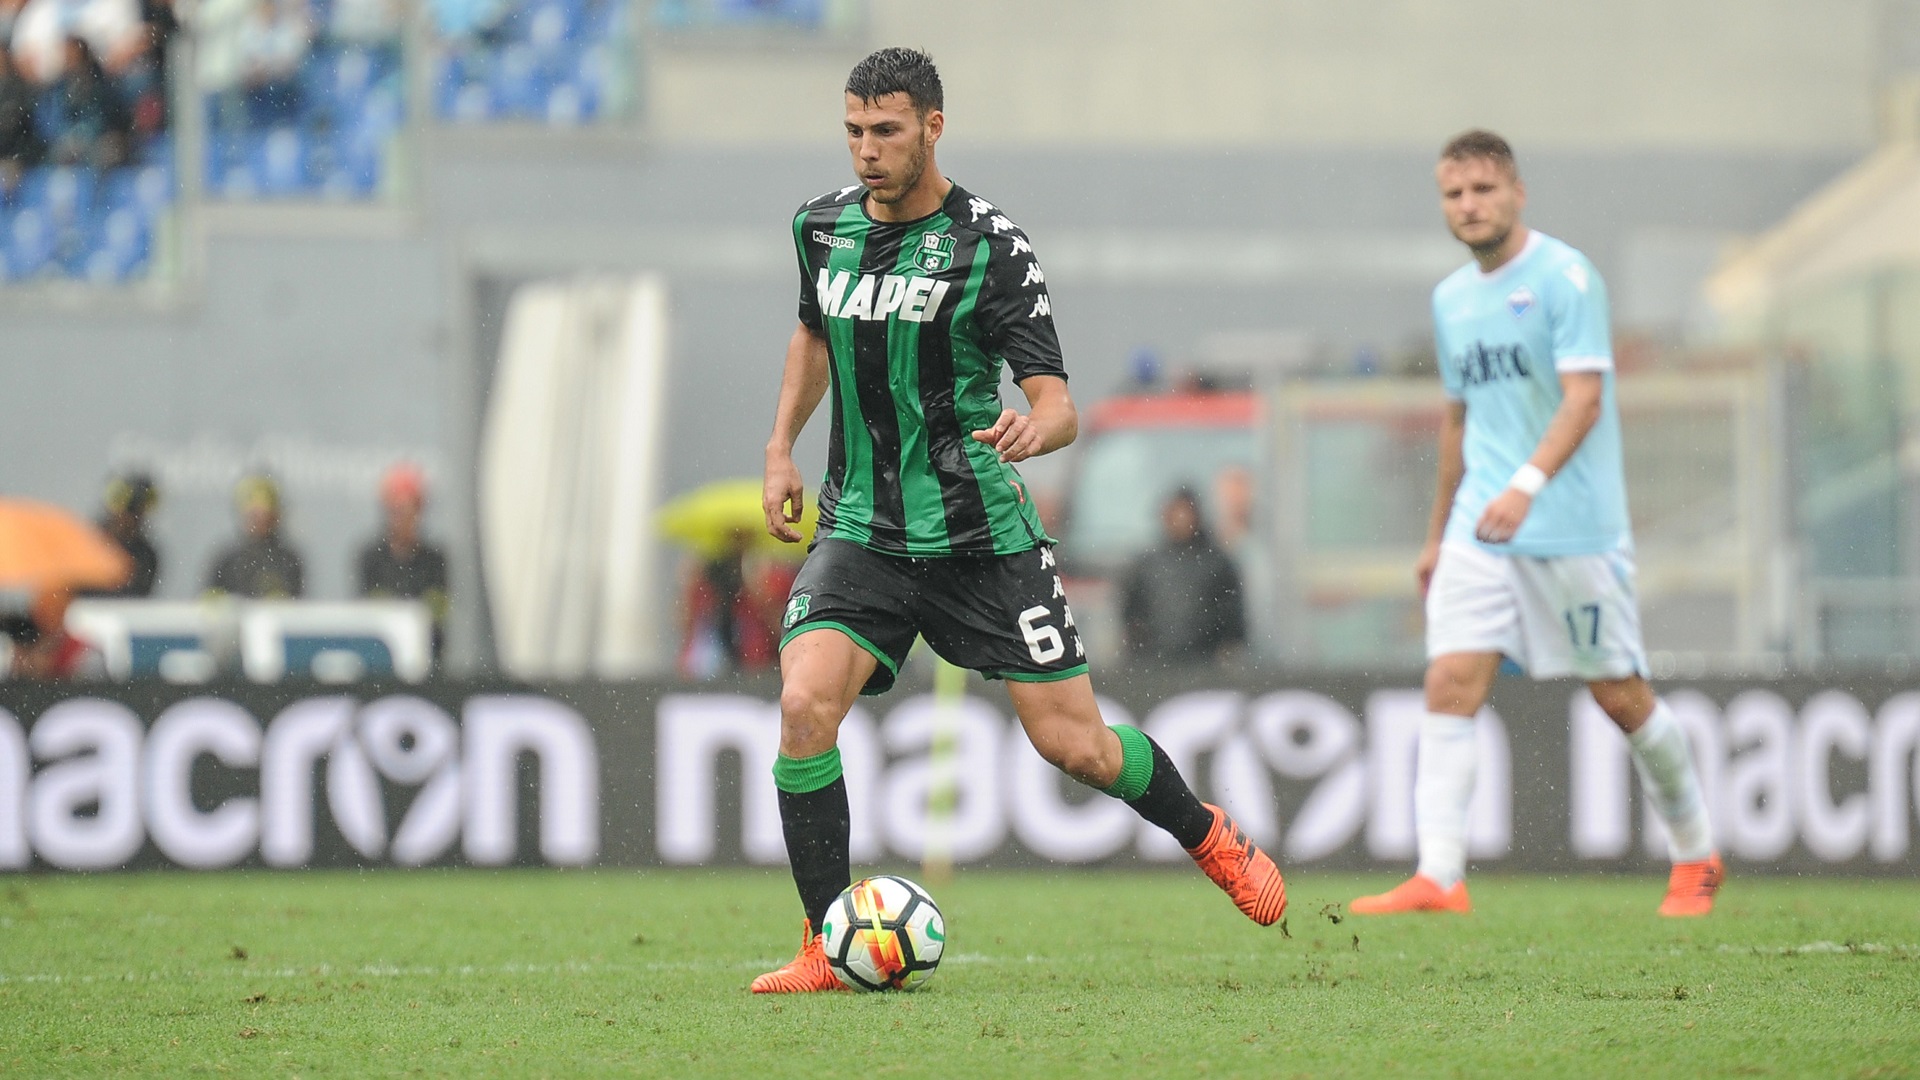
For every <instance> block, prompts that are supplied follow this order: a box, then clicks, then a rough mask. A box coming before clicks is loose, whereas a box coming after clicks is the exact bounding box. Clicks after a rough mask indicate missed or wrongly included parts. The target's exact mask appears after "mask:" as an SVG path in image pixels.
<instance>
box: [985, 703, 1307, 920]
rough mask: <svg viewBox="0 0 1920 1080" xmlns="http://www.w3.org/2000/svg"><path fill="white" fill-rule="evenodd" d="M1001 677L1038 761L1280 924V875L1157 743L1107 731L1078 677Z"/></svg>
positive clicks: (1248, 908) (1283, 891)
mask: <svg viewBox="0 0 1920 1080" xmlns="http://www.w3.org/2000/svg"><path fill="white" fill-rule="evenodd" d="M1004 674H1005V678H1006V679H1007V696H1008V697H1009V698H1010V699H1011V700H1012V702H1013V711H1014V713H1015V714H1016V715H1018V716H1019V717H1020V726H1021V727H1023V728H1025V729H1026V732H1027V738H1028V739H1029V740H1030V741H1032V743H1033V748H1034V749H1035V750H1037V751H1039V753H1040V756H1041V757H1043V758H1045V759H1046V760H1047V761H1048V763H1050V764H1052V765H1053V766H1054V767H1055V768H1057V769H1059V770H1061V771H1062V772H1064V773H1066V774H1067V775H1068V776H1071V777H1073V778H1074V779H1075V780H1078V781H1080V782H1081V783H1083V784H1085V785H1087V786H1088V787H1091V788H1095V789H1098V790H1100V791H1102V792H1105V793H1106V794H1108V795H1111V796H1113V797H1114V798H1116V799H1120V800H1122V801H1124V802H1125V803H1126V804H1127V805H1128V806H1130V807H1132V808H1133V810H1134V812H1135V813H1137V814H1139V815H1140V816H1141V817H1143V818H1145V819H1146V820H1148V821H1150V822H1152V823H1153V824H1155V825H1158V826H1159V827H1160V828H1162V829H1165V830H1166V831H1167V832H1168V833H1170V834H1172V836H1173V838H1174V839H1175V840H1178V841H1179V842H1180V846H1181V847H1183V848H1185V849H1186V850H1187V854H1188V855H1191V856H1192V857H1193V860H1194V862H1195V863H1197V864H1199V866H1200V869H1201V870H1203V871H1205V872H1206V875H1207V876H1208V877H1209V878H1212V879H1213V882H1214V884H1216V885H1219V886H1220V888H1221V889H1223V890H1225V891H1226V893H1227V895H1228V896H1230V897H1232V899H1233V902H1234V905H1235V906H1236V907H1238V908H1239V909H1240V910H1241V912H1243V913H1244V914H1245V915H1246V916H1247V917H1248V918H1250V919H1252V920H1253V921H1254V922H1257V923H1259V924H1260V925H1262V926H1271V925H1272V924H1273V923H1275V922H1277V921H1279V918H1280V916H1281V915H1282V914H1284V913H1285V912H1286V909H1287V886H1286V882H1285V881H1284V880H1282V878H1281V876H1280V869H1279V867H1277V866H1275V865H1274V864H1273V860H1272V859H1270V858H1268V857H1267V854H1266V853H1265V852H1263V851H1261V850H1260V848H1259V847H1257V846H1256V845H1255V844H1254V843H1253V842H1252V841H1251V840H1249V839H1247V836H1246V834H1245V833H1243V832H1241V831H1240V828H1239V826H1238V825H1235V824H1234V822H1233V819H1232V818H1230V817H1228V816H1227V814H1226V811H1224V810H1221V809H1220V808H1219V807H1217V806H1209V805H1207V804H1206V803H1203V802H1201V801H1200V799H1199V796H1197V795H1195V794H1194V793H1193V789H1192V788H1191V787H1188V786H1187V782H1186V780H1185V779H1184V778H1183V777H1181V775H1180V770H1179V769H1177V768H1175V767H1174V764H1173V760H1172V759H1171V758H1169V757H1167V752H1166V751H1165V750H1163V749H1162V748H1161V747H1160V744H1159V743H1156V742H1154V741H1153V739H1151V738H1149V737H1148V736H1147V734H1146V733H1145V732H1142V731H1140V730H1139V729H1138V728H1133V727H1129V726H1126V725H1119V726H1116V727H1108V726H1107V724H1106V721H1105V720H1103V719H1102V718H1101V716H1100V706H1099V704H1098V703H1097V702H1095V701H1094V697H1093V680H1092V679H1090V678H1089V677H1088V676H1087V675H1086V674H1085V673H1081V674H1077V675H1074V676H1072V677H1070V678H1065V679H1058V680H1051V681H1045V682H1036V681H1028V680H1023V679H1021V678H1020V677H1019V675H1020V673H1004Z"/></svg>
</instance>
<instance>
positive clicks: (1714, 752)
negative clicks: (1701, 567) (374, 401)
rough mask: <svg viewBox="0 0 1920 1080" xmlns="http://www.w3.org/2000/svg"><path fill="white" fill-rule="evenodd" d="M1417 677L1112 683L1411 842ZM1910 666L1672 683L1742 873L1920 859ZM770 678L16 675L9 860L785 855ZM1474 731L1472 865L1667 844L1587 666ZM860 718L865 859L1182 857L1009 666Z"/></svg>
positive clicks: (1350, 819)
mask: <svg viewBox="0 0 1920 1080" xmlns="http://www.w3.org/2000/svg"><path fill="white" fill-rule="evenodd" d="M1416 683H1417V679H1407V680H1396V679H1390V678H1388V679H1378V678H1376V679H1361V678H1321V679H1290V680H1266V679H1258V680H1256V679H1252V678H1247V679H1242V680H1235V681H1226V680H1221V681H1202V680H1195V679H1182V680H1171V679H1152V678H1145V677H1138V676H1136V677H1131V678H1114V679H1110V680H1107V681H1105V682H1103V684H1102V689H1103V691H1104V692H1105V697H1104V700H1103V710H1104V712H1105V714H1106V716H1107V718H1108V719H1109V720H1110V721H1113V722H1134V723H1137V724H1138V725H1139V726H1141V727H1142V728H1144V729H1145V730H1147V731H1148V732H1150V733H1152V734H1153V735H1154V737H1155V738H1156V739H1157V740H1159V741H1160V742H1161V743H1162V745H1164V746H1165V747H1166V749H1167V751H1168V753H1169V754H1170V755H1171V756H1172V757H1173V758H1174V760H1175V761H1177V762H1178V763H1179V764H1180V766H1181V769H1182V772H1183V774H1185V775H1186V776H1187V777H1188V778H1189V780H1190V781H1191V782H1192V783H1193V784H1194V785H1195V787H1196V788H1197V789H1198V791H1199V792H1200V793H1201V794H1202V796H1203V797H1205V798H1207V799H1209V800H1211V801H1215V802H1219V803H1221V804H1223V805H1225V806H1226V807H1227V808H1228V809H1229V810H1231V811H1232V812H1233V813H1234V814H1235V816H1236V818H1237V819H1238V820H1239V822H1240V823H1241V825H1242V826H1243V827H1244V828H1245V829H1246V830H1247V832H1248V833H1249V834H1251V835H1253V836H1254V837H1255V838H1256V839H1258V840H1259V841H1260V842H1261V843H1263V844H1265V845H1267V846H1269V847H1270V848H1271V849H1272V850H1273V851H1274V853H1275V854H1276V855H1278V856H1280V857H1282V859H1283V860H1284V862H1285V863H1286V864H1287V865H1291V866H1302V865H1308V866H1321V867H1328V868H1356V867H1381V868H1386V867H1402V866H1405V865H1407V864H1408V863H1409V862H1410V861H1411V859H1412V856H1413V851H1414V835H1413V821H1412V768H1413V761H1414V752H1415V743H1416V739H1417V728H1418V724H1419V720H1420V717H1421V716H1422V714H1423V711H1424V710H1423V706H1422V704H1421V695H1420V691H1419V690H1418V688H1417V685H1416ZM1907 687H1908V684H1906V683H1903V682H1896V681H1893V680H1890V679H1860V678H1847V679H1844V680H1841V679H1814V678H1805V679H1792V680H1787V681H1777V682H1758V681H1754V682H1748V681H1733V680H1719V681H1696V682H1682V683H1674V684H1669V685H1668V686H1667V687H1666V688H1665V692H1666V696H1667V699H1668V701H1669V702H1670V703H1671V704H1672V705H1673V707H1674V710H1675V712H1676V714H1677V715H1678V716H1679V718H1680V720H1681V723H1682V725H1683V727H1684V728H1685V729H1686V730H1687V732H1688V735H1689V736H1690V738H1691V740H1692V744H1693V749H1694V754H1695V758H1696V760H1697V761H1698V762H1699V764H1700V768H1701V773H1702V777H1703V781H1704V784H1705V787H1706V790H1707V794H1708V797H1709V799H1710V801H1711V805H1712V808H1713V816H1714V821H1715V828H1716V832H1717V834H1718V838H1719V842H1720V844H1721V846H1722V849H1723V850H1724V851H1725V852H1726V854H1727V856H1728V859H1729V862H1730V863H1731V864H1732V865H1733V867H1734V873H1735V874H1736V875H1738V874H1749V873H1794V874H1823V873H1844V874H1855V875H1862V874H1864V875H1873V874H1896V875H1911V874H1913V873H1914V872H1915V871H1916V870H1920V844H1917V843H1916V838H1915V836H1914V825H1915V821H1916V809H1917V806H1916V796H1917V794H1920V792H1917V791H1916V788H1920V776H1917V775H1916V762H1917V761H1920V759H1917V758H1916V749H1917V747H1920V693H1915V692H1913V691H1911V690H1909V689H1908V688H1907ZM976 689H978V686H977V684H976ZM776 700H777V687H774V686H772V685H770V684H767V683H764V682H761V683H743V684H734V685H713V684H708V685H701V686H688V685H670V684H659V683H645V684H607V685H568V686H550V687H517V686H507V685H496V684H443V685H436V686H431V687H427V688H408V689H399V688H395V689H391V690H382V689H375V688H363V689H360V690H358V691H356V692H354V693H341V692H338V691H325V692H322V691H320V690H319V689H318V688H305V689H303V688H300V687H297V686H293V685H282V686H278V687H259V686H225V687H216V688H201V689H183V688H169V687H164V686H160V685H149V686H135V687H116V688H111V689H108V688H101V689H97V690H83V691H73V692H61V691H59V690H56V689H52V688H46V687H27V686H17V685H16V686H5V687H0V870H6V871H46V870H55V869H58V870H115V869H134V868H154V867H166V866H174V867H184V868H204V869H214V868H222V867H235V866H240V867H263V866H264V867H280V868H298V867H310V866H376V865H396V866H435V865H480V866H493V865H509V864H512V865H549V866H608V867H616V866H617V867H650V866H710V865H722V864H740V863H746V864H759V865H779V864H782V863H783V862H784V860H785V851H784V847H783V845H782V840H781V834H780V826H779V820H778V812H777V809H776V806H775V801H774V797H773V796H774V791H773V785H772V784H771V783H770V782H769V779H768V771H769V770H770V769H771V766H772V762H773V757H774V753H775V750H776V747H777V743H778V731H779V716H778V708H777V704H776ZM943 725H944V726H946V729H947V730H950V731H951V732H953V735H954V740H953V746H954V748H955V749H954V758H953V759H952V761H951V762H950V763H949V764H948V765H947V766H946V767H945V768H946V769H947V770H950V773H949V774H950V775H951V776H952V777H953V782H954V783H955V785H956V788H955V800H954V804H953V805H954V807H955V809H954V813H953V817H952V820H951V821H950V822H948V823H946V824H945V825H943V826H941V825H934V824H931V823H930V822H929V821H928V818H927V813H926V807H927V805H928V798H927V795H928V791H929V788H930V786H931V784H932V783H933V782H934V781H933V777H934V776H935V775H936V773H937V772H938V771H940V768H939V767H937V766H935V765H934V763H932V762H931V761H930V758H929V747H931V746H932V745H933V743H934V733H935V731H936V729H937V728H939V727H941V726H943ZM1479 736H1480V762H1481V764H1480V772H1479V784H1478V788H1477V790H1476V794H1475V801H1474V805H1473V809H1472V821H1471V828H1470V837H1469V847H1470V852H1471V855H1472V857H1473V860H1474V864H1475V865H1476V866H1477V867H1479V868H1481V869H1500V870H1516V871H1582V870H1586V871H1642V872H1647V871H1655V870H1657V869H1658V868H1660V867H1661V866H1663V865H1664V863H1665V851H1664V843H1663V839H1662V837H1661V835H1660V828H1659V826H1658V824H1657V822H1656V821H1655V820H1654V818H1653V817H1652V816H1651V814H1650V813H1649V812H1648V810H1647V807H1646V805H1645V800H1644V798H1643V797H1642V796H1641V795H1640V794H1639V793H1638V792H1637V790H1636V787H1635V782H1634V781H1633V779H1632V776H1633V768H1632V765H1631V762H1630V759H1629V757H1628V755H1627V752H1626V746H1625V741H1624V740H1623V739H1621V738H1620V736H1619V735H1618V733H1617V731H1616V730H1614V729H1613V728H1612V726H1611V725H1610V724H1609V723H1608V721H1606V720H1605V719H1604V717H1602V716H1601V715H1600V714H1599V712H1598V710H1597V708H1596V707H1595V706H1594V705H1593V704H1592V700H1591V698H1589V697H1588V696H1587V695H1586V693H1585V692H1584V691H1583V690H1579V689H1578V688H1576V687H1574V686H1573V685H1571V684H1527V683H1521V684H1507V685H1503V686H1501V687H1499V688H1498V689H1497V691H1496V694H1495V696H1494V700H1493V702H1492V703H1491V705H1490V706H1489V708H1488V709H1487V710H1486V711H1485V712H1483V713H1482V715H1481V717H1480V720H1479ZM840 745H841V751H842V754H843V757H844V760H845V763H846V768H847V771H848V781H849V783H848V787H849V790H850V793H851V795H852V798H853V803H852V814H853V818H852V820H853V857H854V860H855V862H856V863H859V864H863V865H870V864H875V863H899V862H911V861H915V860H917V859H919V858H920V856H921V854H922V852H923V850H924V848H925V845H926V843H927V838H928V836H929V831H930V829H933V828H940V829H942V830H943V833H944V837H945V844H946V847H947V848H948V849H949V850H950V851H951V852H952V855H953V857H954V860H955V862H956V863H957V864H959V865H963V866H1027V865H1039V864H1046V865H1061V864H1066V865H1075V866H1115V865H1135V864H1153V863H1162V862H1173V863H1178V862H1179V861H1180V860H1181V858H1182V855H1181V852H1180V851H1179V849H1178V847H1177V846H1176V845H1174V844H1173V842H1172V841H1171V840H1170V839H1169V838H1167V837H1165V836H1164V835H1162V834H1160V833H1159V832H1158V831H1157V830H1154V829H1152V828H1151V827H1149V826H1146V825H1144V824H1143V823H1142V822H1140V821H1139V820H1138V819H1137V818H1136V817H1135V816H1134V814H1133V813H1132V811H1131V810H1129V809H1128V808H1127V807H1126V806H1124V805H1123V804H1120V803H1118V802H1115V801H1113V800H1109V799H1106V798H1103V797H1100V796H1097V795H1094V794H1092V793H1090V792H1087V791H1085V790H1084V789H1080V788H1078V787H1077V786H1076V785H1073V784H1071V783H1070V782H1068V781H1066V780H1065V779H1064V778H1063V777H1061V776H1060V775H1059V774H1058V773H1056V772H1055V771H1054V770H1053V769H1052V768H1051V767H1050V766H1048V765H1046V764H1045V763H1044V762H1042V761H1041V760H1040V759H1039V757H1038V756H1037V755H1036V754H1034V752H1033V751H1032V749H1031V747H1030V746H1029V745H1028V744H1027V742H1026V740H1025V739H1024V738H1023V737H1021V735H1020V733H1019V728H1018V726H1017V725H1016V724H1015V723H1013V722H1012V721H1011V719H1010V717H1009V716H1008V713H1007V709H1006V707H1005V705H1004V703H1003V700H1002V698H1001V697H1000V695H998V694H997V693H989V694H986V695H984V696H969V697H966V698H964V699H963V700H961V701H959V702H957V703H955V704H952V705H947V706H943V705H942V704H941V703H939V702H937V701H936V700H935V699H934V698H933V697H932V696H931V695H930V694H927V693H925V692H924V689H923V688H922V689H913V688H909V689H907V690H906V691H905V692H903V693H899V694H895V695H892V696H889V697H887V698H885V699H883V700H880V701H876V702H870V703H863V704H862V705H860V706H859V707H857V708H856V709H855V710H854V712H853V713H852V715H851V716H850V717H849V718H848V720H847V722H846V725H845V726H844V727H843V729H842V734H841V739H840Z"/></svg>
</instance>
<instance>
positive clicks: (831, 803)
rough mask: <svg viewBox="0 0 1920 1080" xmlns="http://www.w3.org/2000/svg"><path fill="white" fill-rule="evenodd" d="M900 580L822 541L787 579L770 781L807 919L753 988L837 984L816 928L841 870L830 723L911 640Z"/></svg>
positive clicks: (840, 810) (854, 549) (843, 859)
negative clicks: (781, 959) (780, 963)
mask: <svg viewBox="0 0 1920 1080" xmlns="http://www.w3.org/2000/svg"><path fill="white" fill-rule="evenodd" d="M907 588H908V583H907V582H906V581H905V579H904V576H903V575H902V574H901V573H900V568H899V566H898V564H897V562H896V561H895V560H890V559H888V558H887V557H886V556H884V555H876V554H874V553H872V552H869V551H867V550H865V549H864V548H861V547H859V546H857V545H854V544H849V543H846V542H844V541H832V540H829V541H822V542H821V543H820V544H819V545H818V546H816V547H815V548H814V550H813V552H812V553H811V554H810V555H808V556H807V562H806V565H805V566H803V567H802V568H801V570H800V574H799V576H798V577H797V578H796V579H795V581H794V586H793V593H792V597H791V599H790V600H789V602H788V605H787V616H786V635H785V637H784V638H783V639H782V641H781V647H780V752H779V756H778V757H776V758H775V759H774V765H773V782H774V787H775V788H776V789H777V795H778V802H779V807H780V829H781V833H782V835H783V836H784V838H785V840H786V844H787V861H788V864H789V865H790V866H791V868H792V870H793V883H794V887H795V888H796V889H797V890H798V891H799V893H800V903H801V906H802V907H803V908H804V909H805V911H806V918H807V922H806V926H805V929H804V930H803V931H802V940H801V946H800V953H799V955H798V956H796V957H794V959H793V961H792V962H791V963H789V964H787V965H786V966H785V967H782V968H780V969H778V970H776V971H771V972H768V973H767V974H765V975H762V976H760V977H759V978H757V979H755V980H754V981H753V992H754V993H756V994H764V993H798V992H807V991H816V990H832V989H837V988H838V987H839V980H838V979H836V978H835V977H834V975H833V972H832V970H831V969H829V968H828V967H827V961H826V954H825V952H824V951H823V950H822V949H821V944H820V935H819V933H818V931H819V928H820V925H821V921H822V919H823V917H824V916H825V915H826V912H827V908H828V907H829V906H830V905H832V903H833V900H834V898H835V897H837V896H839V895H840V891H841V890H842V889H845V888H846V887H847V883H848V881H849V879H850V878H851V870H850V861H851V860H850V857H849V854H848V848H849V846H850V843H851V832H852V827H851V822H850V815H849V810H848V803H847V785H846V780H845V778H844V777H843V776H842V775H841V769H840V750H839V747H838V741H839V736H840V724H841V721H843V720H845V719H846V716H847V710H849V709H851V708H852V707H853V702H854V699H855V698H857V697H858V696H859V695H860V694H861V693H862V692H876V693H877V692H879V691H881V690H884V689H886V688H887V687H888V686H891V685H892V684H893V676H894V674H895V673H896V672H897V671H898V670H899V668H900V661H901V660H902V659H904V658H905V656H906V653H907V649H908V648H909V647H910V646H911V645H912V643H913V630H912V628H911V625H910V623H909V622H908V621H907V619H906V616H905V614H904V611H902V610H901V609H900V602H899V600H898V597H899V596H900V595H902V594H904V593H905V592H906V590H907Z"/></svg>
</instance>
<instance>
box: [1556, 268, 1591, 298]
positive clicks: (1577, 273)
mask: <svg viewBox="0 0 1920 1080" xmlns="http://www.w3.org/2000/svg"><path fill="white" fill-rule="evenodd" d="M1561 273H1563V274H1565V275H1567V280H1568V281H1571V282H1573V287H1574V288H1576V289H1579V290H1580V291H1581V292H1586V291H1587V284H1588V282H1589V280H1590V279H1589V278H1588V277H1587V268H1586V267H1584V266H1581V265H1580V264H1579V263H1574V264H1573V265H1572V266H1569V267H1567V268H1566V269H1565V270H1562V271H1561Z"/></svg>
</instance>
